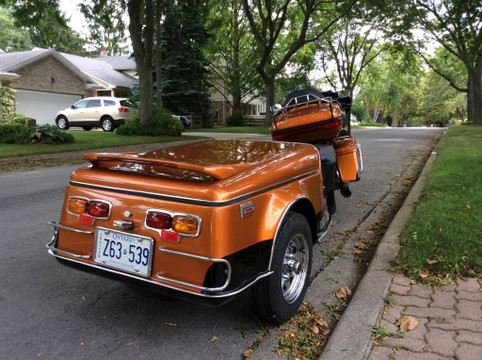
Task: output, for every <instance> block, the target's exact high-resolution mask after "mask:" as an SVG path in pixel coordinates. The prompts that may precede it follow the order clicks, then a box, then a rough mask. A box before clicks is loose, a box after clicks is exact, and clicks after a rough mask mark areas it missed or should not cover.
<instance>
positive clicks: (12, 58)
mask: <svg viewBox="0 0 482 360" xmlns="http://www.w3.org/2000/svg"><path fill="white" fill-rule="evenodd" d="M49 55H52V56H54V57H55V58H57V59H58V60H59V61H60V62H61V63H63V64H64V65H65V66H67V67H68V68H69V69H70V70H72V71H73V72H74V73H76V74H77V75H78V76H80V77H81V78H82V79H84V80H85V81H86V83H89V84H93V83H95V81H94V80H93V79H99V80H101V81H102V82H105V83H108V84H110V85H111V86H112V87H125V88H132V87H133V86H134V84H136V83H137V79H135V78H134V77H132V76H129V75H127V74H125V73H123V72H121V71H118V69H120V67H123V66H127V64H128V62H127V61H124V60H121V59H117V60H115V64H116V67H117V69H115V68H114V67H113V66H112V65H111V64H109V62H107V61H100V60H98V59H92V58H87V57H82V56H76V55H70V54H65V53H59V52H57V51H55V50H54V49H39V48H35V49H33V50H30V51H21V52H15V53H8V54H2V53H0V72H1V73H3V74H15V71H16V70H18V69H20V68H22V67H24V66H27V65H28V64H31V63H33V62H35V61H38V60H40V59H42V58H44V57H46V56H49ZM113 58H122V57H113ZM125 58H127V57H125ZM120 64H123V65H122V66H121V65H120ZM130 64H131V65H132V66H131V69H133V68H134V67H135V63H134V62H131V63H130Z"/></svg>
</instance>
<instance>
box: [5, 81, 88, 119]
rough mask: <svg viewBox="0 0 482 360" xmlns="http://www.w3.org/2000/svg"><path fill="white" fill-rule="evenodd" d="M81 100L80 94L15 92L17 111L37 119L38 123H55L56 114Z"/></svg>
mask: <svg viewBox="0 0 482 360" xmlns="http://www.w3.org/2000/svg"><path fill="white" fill-rule="evenodd" d="M79 100H80V96H79V95H64V94H53V93H44V92H39V91H28V90H17V91H16V92H15V105H16V111H17V112H18V113H20V114H23V115H25V116H27V117H31V118H34V119H35V120H37V124H38V125H43V124H51V125H55V115H56V114H57V112H58V111H59V110H62V109H65V108H67V107H69V106H70V105H72V104H73V103H75V102H76V101H79Z"/></svg>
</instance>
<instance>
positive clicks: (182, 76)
mask: <svg viewBox="0 0 482 360" xmlns="http://www.w3.org/2000/svg"><path fill="white" fill-rule="evenodd" d="M198 7H199V2H198V1H196V0H185V1H182V2H178V3H172V4H171V6H170V7H169V9H168V11H167V13H166V17H165V19H164V24H163V31H162V43H161V48H162V99H163V100H162V101H163V105H164V107H166V108H167V109H169V110H170V111H172V112H174V113H177V114H183V115H188V114H196V115H200V116H201V119H202V123H203V125H204V126H206V127H208V126H209V122H208V117H209V116H208V110H209V105H210V96H209V85H208V82H207V75H208V72H207V67H208V62H207V61H206V58H205V57H204V54H203V52H202V49H203V47H204V46H205V45H206V43H207V41H208V34H207V32H206V30H205V29H204V26H203V24H202V23H201V21H200V13H199V11H198Z"/></svg>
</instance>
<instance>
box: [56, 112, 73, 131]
mask: <svg viewBox="0 0 482 360" xmlns="http://www.w3.org/2000/svg"><path fill="white" fill-rule="evenodd" d="M57 127H58V128H59V129H60V130H68V129H69V127H70V125H69V121H68V120H67V118H66V117H65V116H63V115H62V116H59V117H58V118H57Z"/></svg>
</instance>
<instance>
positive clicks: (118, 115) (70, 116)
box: [55, 96, 137, 131]
mask: <svg viewBox="0 0 482 360" xmlns="http://www.w3.org/2000/svg"><path fill="white" fill-rule="evenodd" d="M136 112H137V109H136V106H135V105H134V104H133V103H131V102H130V101H129V100H128V99H123V98H115V97H108V96H97V97H89V98H85V99H82V100H80V101H77V102H76V103H75V104H73V105H72V106H71V107H69V108H67V109H64V110H61V111H59V112H58V113H57V115H56V117H55V122H56V124H57V126H58V127H59V129H62V130H67V129H68V128H69V127H71V126H81V127H82V128H83V129H84V130H86V131H89V130H91V129H92V128H93V127H101V128H102V130H104V131H113V130H114V129H115V128H116V127H117V126H119V125H121V124H124V122H125V120H126V119H128V118H131V117H132V116H134V115H135V114H136Z"/></svg>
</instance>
